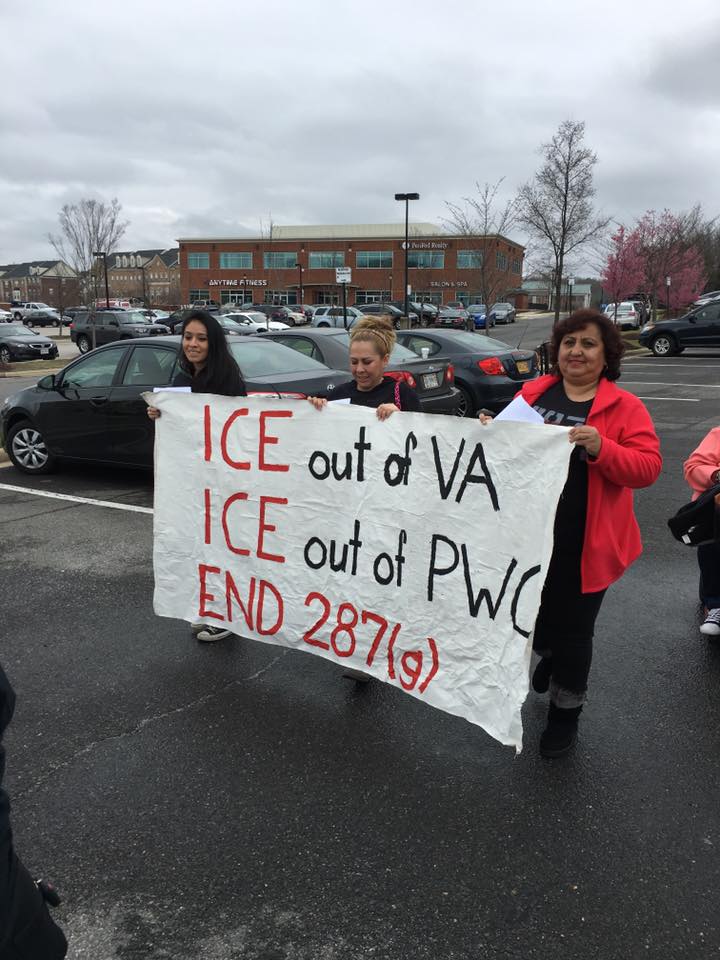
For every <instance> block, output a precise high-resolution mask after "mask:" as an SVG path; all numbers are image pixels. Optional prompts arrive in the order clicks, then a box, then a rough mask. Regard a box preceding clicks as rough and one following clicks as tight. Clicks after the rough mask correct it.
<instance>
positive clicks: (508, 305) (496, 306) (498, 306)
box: [493, 303, 512, 310]
mask: <svg viewBox="0 0 720 960" xmlns="http://www.w3.org/2000/svg"><path fill="white" fill-rule="evenodd" d="M493 310H512V304H511V303H494V304H493Z"/></svg>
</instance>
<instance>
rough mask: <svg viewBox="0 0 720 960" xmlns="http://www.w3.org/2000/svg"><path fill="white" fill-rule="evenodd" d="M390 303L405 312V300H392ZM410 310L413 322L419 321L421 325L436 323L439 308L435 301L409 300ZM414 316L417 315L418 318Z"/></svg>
mask: <svg viewBox="0 0 720 960" xmlns="http://www.w3.org/2000/svg"><path fill="white" fill-rule="evenodd" d="M389 303H390V305H391V306H393V307H397V309H398V310H399V311H400V312H401V313H405V301H404V300H390V301H389ZM408 311H409V313H410V317H411V319H413V322H418V323H420V325H421V326H426V325H427V324H430V323H434V321H435V318H436V317H437V314H438V308H437V307H436V306H435V304H434V303H419V302H418V301H417V300H408ZM414 317H417V318H418V320H417V321H415V320H414Z"/></svg>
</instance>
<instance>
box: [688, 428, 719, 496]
mask: <svg viewBox="0 0 720 960" xmlns="http://www.w3.org/2000/svg"><path fill="white" fill-rule="evenodd" d="M716 470H720V427H714V428H713V429H712V430H711V431H710V433H708V435H707V436H706V437H705V439H704V440H703V441H702V442H701V443H700V446H698V447H696V448H695V450H693V452H692V453H691V454H690V456H689V457H688V458H687V460H686V461H685V466H684V467H683V473H684V474H685V479H686V480H687V482H688V483H689V484H690V487H691V488H692V491H693V496H692V498H693V500H695V499H696V498H697V497H699V496H700V494H701V493H703V492H704V491H705V490H707V489H708V487H711V486H712V479H711V478H712V475H713V474H714V473H715V471H716Z"/></svg>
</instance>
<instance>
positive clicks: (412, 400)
mask: <svg viewBox="0 0 720 960" xmlns="http://www.w3.org/2000/svg"><path fill="white" fill-rule="evenodd" d="M318 396H319V397H325V399H326V400H347V399H349V400H350V403H354V404H355V405H356V406H358V407H379V406H380V405H381V404H383V403H395V380H393V378H392V377H383V378H382V380H381V381H380V383H379V384H378V385H377V386H376V387H373V388H372V390H358V385H357V383H356V382H355V381H354V380H349V381H348V382H347V383H341V384H340V386H339V387H335V389H334V390H325V391H323V392H322V393H318ZM400 409H401V410H406V411H410V412H415V413H419V412H420V401H419V400H418V397H417V394H416V393H415V391H414V390H413V389H412V387H409V386H408V385H407V384H406V383H405V381H404V380H402V381H400Z"/></svg>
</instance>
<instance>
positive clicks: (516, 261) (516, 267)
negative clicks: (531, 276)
mask: <svg viewBox="0 0 720 960" xmlns="http://www.w3.org/2000/svg"><path fill="white" fill-rule="evenodd" d="M520 271H521V267H520V257H513V260H512V272H513V273H520Z"/></svg>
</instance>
